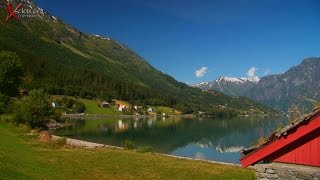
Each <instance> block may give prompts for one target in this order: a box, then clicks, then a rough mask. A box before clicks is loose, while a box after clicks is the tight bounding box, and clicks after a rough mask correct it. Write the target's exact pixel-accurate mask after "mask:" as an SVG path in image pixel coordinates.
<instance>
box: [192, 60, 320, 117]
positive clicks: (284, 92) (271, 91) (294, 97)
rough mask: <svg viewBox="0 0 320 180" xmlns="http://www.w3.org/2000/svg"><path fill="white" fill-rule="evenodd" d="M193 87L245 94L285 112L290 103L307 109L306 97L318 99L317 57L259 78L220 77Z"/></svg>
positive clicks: (318, 65) (290, 105)
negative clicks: (278, 72)
mask: <svg viewBox="0 0 320 180" xmlns="http://www.w3.org/2000/svg"><path fill="white" fill-rule="evenodd" d="M193 86H195V87H199V88H201V89H203V90H217V91H219V92H221V93H224V94H227V95H232V96H244V97H248V98H251V99H253V100H255V101H257V102H260V103H262V104H264V105H267V106H269V107H272V108H276V109H279V110H282V111H288V110H289V109H290V108H291V107H293V106H298V107H299V108H300V109H301V111H309V110H310V108H311V106H310V103H309V102H308V100H315V101H320V93H319V90H320V58H316V57H313V58H307V59H304V60H303V62H302V63H301V64H299V65H297V66H294V67H292V68H290V69H289V70H288V71H286V72H285V73H283V74H276V75H269V76H266V77H262V78H261V79H260V80H259V81H253V80H248V79H245V78H228V77H220V78H219V79H217V80H214V81H212V82H207V83H199V84H196V85H193Z"/></svg>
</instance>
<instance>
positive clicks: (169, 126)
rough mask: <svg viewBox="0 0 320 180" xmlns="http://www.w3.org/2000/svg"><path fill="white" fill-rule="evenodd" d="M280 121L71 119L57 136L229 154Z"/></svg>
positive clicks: (108, 142)
mask: <svg viewBox="0 0 320 180" xmlns="http://www.w3.org/2000/svg"><path fill="white" fill-rule="evenodd" d="M281 122H282V121H279V120H275V119H273V118H261V117H260V118H247V117H246V118H234V119H212V118H199V119H182V118H180V117H170V118H162V117H161V118H155V117H154V118H146V119H137V118H135V119H133V118H132V119H106V120H102V119H96V120H73V121H72V122H71V124H72V126H69V127H68V128H65V129H63V130H59V131H57V132H56V134H59V135H63V136H67V137H73V138H78V139H83V140H88V141H94V142H99V143H105V144H112V145H117V146H121V145H122V144H123V142H124V141H125V140H127V139H130V140H132V141H134V143H135V145H136V146H144V145H148V146H152V147H153V148H154V149H155V150H156V151H158V152H163V153H169V152H171V151H173V150H175V149H177V148H179V147H183V146H186V145H188V144H190V143H197V144H198V145H201V146H206V147H212V148H216V149H218V150H219V151H221V152H231V151H236V150H238V149H239V148H240V147H244V146H248V145H250V144H252V143H253V142H255V141H256V140H257V138H258V137H259V136H266V135H268V134H269V133H270V132H271V131H273V130H274V128H275V127H277V126H278V124H279V123H281Z"/></svg>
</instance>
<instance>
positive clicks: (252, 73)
mask: <svg viewBox="0 0 320 180" xmlns="http://www.w3.org/2000/svg"><path fill="white" fill-rule="evenodd" d="M257 70H258V68H256V67H252V68H250V69H249V70H248V72H247V75H248V76H249V77H250V78H254V77H257V76H256V71H257Z"/></svg>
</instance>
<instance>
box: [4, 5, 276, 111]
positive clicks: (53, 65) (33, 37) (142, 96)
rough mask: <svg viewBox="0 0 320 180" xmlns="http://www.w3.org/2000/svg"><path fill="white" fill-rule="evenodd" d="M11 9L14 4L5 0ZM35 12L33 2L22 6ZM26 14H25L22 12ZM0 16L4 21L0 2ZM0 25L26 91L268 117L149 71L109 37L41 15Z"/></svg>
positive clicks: (251, 105)
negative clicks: (20, 67)
mask: <svg viewBox="0 0 320 180" xmlns="http://www.w3.org/2000/svg"><path fill="white" fill-rule="evenodd" d="M10 3H11V4H12V5H13V7H17V4H18V3H21V2H20V1H11V2H10ZM23 7H25V8H31V9H33V10H36V11H31V12H37V11H41V9H40V8H39V7H38V6H37V5H36V4H33V3H30V4H28V5H27V6H23ZM27 12H28V11H27ZM0 17H1V18H2V19H4V20H5V17H7V12H6V3H5V1H1V2H0ZM4 20H1V21H0V27H1V28H0V50H1V51H13V52H16V53H17V54H18V55H19V56H20V57H21V59H22V61H23V72H24V77H23V79H24V84H23V86H22V88H26V89H39V88H40V89H44V90H45V91H46V92H48V93H50V94H58V95H69V96H78V97H82V98H87V99H91V98H99V99H112V98H115V99H121V100H127V101H129V102H130V103H132V104H139V105H151V106H156V105H161V106H168V107H173V108H176V109H178V110H182V111H183V112H184V113H193V112H197V111H205V112H210V113H215V114H219V113H220V114H221V113H227V114H239V113H242V114H243V113H244V114H248V113H271V112H273V110H272V109H270V108H267V107H265V106H263V105H261V104H260V103H256V102H254V101H252V100H250V99H247V98H238V97H229V96H227V95H224V94H222V93H219V92H216V91H203V90H200V89H198V88H194V87H190V86H188V85H187V84H185V83H181V82H178V81H176V80H175V79H174V78H172V77H171V76H169V75H167V74H164V73H162V72H161V71H159V70H157V69H155V68H154V67H152V66H151V65H150V64H149V63H148V62H147V61H146V60H144V59H143V58H142V57H140V56H139V55H138V54H137V53H136V52H134V51H132V50H131V49H130V48H129V47H127V46H125V45H123V44H121V43H120V42H118V41H117V40H115V39H113V38H111V37H104V36H101V35H95V34H88V33H84V32H81V31H80V30H78V29H76V28H74V27H72V26H70V25H68V24H66V23H65V22H63V20H61V19H59V18H56V17H54V16H52V15H50V14H49V13H46V12H44V14H43V16H42V17H41V18H39V17H32V18H27V19H22V20H15V19H14V18H11V19H10V20H9V21H4Z"/></svg>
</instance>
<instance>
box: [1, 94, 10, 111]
mask: <svg viewBox="0 0 320 180" xmlns="http://www.w3.org/2000/svg"><path fill="white" fill-rule="evenodd" d="M9 104H10V98H9V97H8V96H6V95H4V94H1V93H0V116H1V114H2V113H7V111H8V109H9V108H8V106H9Z"/></svg>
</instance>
